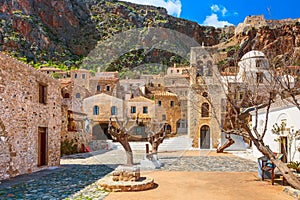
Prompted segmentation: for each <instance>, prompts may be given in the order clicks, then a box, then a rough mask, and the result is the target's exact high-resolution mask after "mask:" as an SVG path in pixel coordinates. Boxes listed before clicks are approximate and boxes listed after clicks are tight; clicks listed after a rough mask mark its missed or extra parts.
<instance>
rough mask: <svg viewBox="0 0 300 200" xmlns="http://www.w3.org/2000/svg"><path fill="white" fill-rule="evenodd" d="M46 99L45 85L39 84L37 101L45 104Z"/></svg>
mask: <svg viewBox="0 0 300 200" xmlns="http://www.w3.org/2000/svg"><path fill="white" fill-rule="evenodd" d="M46 100H47V86H45V85H42V84H39V102H40V103H43V104H46Z"/></svg>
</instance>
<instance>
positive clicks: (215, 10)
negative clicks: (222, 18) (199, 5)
mask: <svg viewBox="0 0 300 200" xmlns="http://www.w3.org/2000/svg"><path fill="white" fill-rule="evenodd" d="M210 9H211V10H212V11H213V12H218V11H219V10H220V7H219V6H218V5H217V4H214V5H212V6H211V7H210Z"/></svg>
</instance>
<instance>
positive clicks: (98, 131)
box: [92, 123, 112, 140]
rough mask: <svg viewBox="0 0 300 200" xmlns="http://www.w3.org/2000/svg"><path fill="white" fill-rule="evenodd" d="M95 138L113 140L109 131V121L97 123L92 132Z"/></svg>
mask: <svg viewBox="0 0 300 200" xmlns="http://www.w3.org/2000/svg"><path fill="white" fill-rule="evenodd" d="M92 134H93V135H92V136H93V140H107V139H109V140H112V137H111V135H110V134H109V133H108V123H102V124H96V125H95V126H94V127H93V132H92Z"/></svg>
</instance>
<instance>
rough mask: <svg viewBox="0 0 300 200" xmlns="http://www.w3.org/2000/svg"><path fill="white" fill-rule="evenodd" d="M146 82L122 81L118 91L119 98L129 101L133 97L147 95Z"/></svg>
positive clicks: (136, 80)
mask: <svg viewBox="0 0 300 200" xmlns="http://www.w3.org/2000/svg"><path fill="white" fill-rule="evenodd" d="M145 86H146V80H144V79H122V80H120V87H119V89H118V91H117V97H118V98H121V99H123V100H128V99H129V98H131V97H132V96H142V95H145Z"/></svg>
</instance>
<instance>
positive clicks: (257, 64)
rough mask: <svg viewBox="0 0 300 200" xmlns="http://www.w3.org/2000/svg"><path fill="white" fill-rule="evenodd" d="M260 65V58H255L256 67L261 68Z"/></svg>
mask: <svg viewBox="0 0 300 200" xmlns="http://www.w3.org/2000/svg"><path fill="white" fill-rule="evenodd" d="M261 67H262V60H259V59H257V60H256V68H261Z"/></svg>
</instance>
